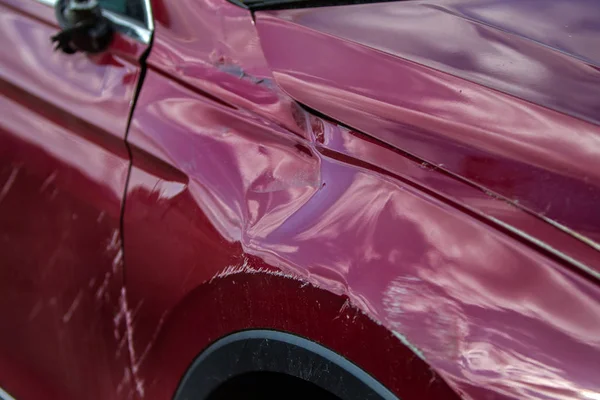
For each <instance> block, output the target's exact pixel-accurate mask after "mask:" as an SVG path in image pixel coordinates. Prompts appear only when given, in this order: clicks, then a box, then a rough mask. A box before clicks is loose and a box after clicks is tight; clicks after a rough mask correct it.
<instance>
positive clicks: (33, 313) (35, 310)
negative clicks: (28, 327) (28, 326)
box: [29, 300, 44, 321]
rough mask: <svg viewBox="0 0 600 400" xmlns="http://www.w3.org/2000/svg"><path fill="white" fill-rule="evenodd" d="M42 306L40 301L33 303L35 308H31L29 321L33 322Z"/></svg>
mask: <svg viewBox="0 0 600 400" xmlns="http://www.w3.org/2000/svg"><path fill="white" fill-rule="evenodd" d="M43 305H44V304H43V302H42V301H41V300H38V302H37V303H35V306H33V308H32V309H31V312H30V313H29V321H31V320H33V319H34V318H35V317H36V316H37V315H38V314H39V313H40V311H41V310H42V306H43Z"/></svg>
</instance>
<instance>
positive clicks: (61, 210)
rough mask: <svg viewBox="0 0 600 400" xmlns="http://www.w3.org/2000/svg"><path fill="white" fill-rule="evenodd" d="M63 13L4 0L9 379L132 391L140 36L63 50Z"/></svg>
mask: <svg viewBox="0 0 600 400" xmlns="http://www.w3.org/2000/svg"><path fill="white" fill-rule="evenodd" d="M56 32H57V28H56V25H55V23H54V13H53V11H52V9H51V8H50V7H48V6H46V5H43V4H40V3H38V2H35V1H23V2H21V1H18V2H17V1H12V0H8V1H3V2H2V4H1V5H0V46H1V47H2V49H4V51H2V53H1V54H0V65H1V67H0V94H1V95H0V110H1V115H2V117H1V118H0V160H1V164H0V182H1V183H0V320H1V328H0V386H1V387H2V388H3V389H4V390H5V391H6V392H8V393H10V395H12V396H14V397H15V398H16V399H53V398H55V399H84V398H86V399H110V398H118V397H119V392H122V394H123V395H126V394H128V393H129V391H130V388H131V383H130V382H128V381H127V380H126V379H124V376H125V375H124V374H125V373H128V371H129V369H128V366H129V364H130V361H129V356H128V352H127V349H126V347H124V345H125V344H126V343H125V341H124V340H123V336H122V334H123V332H124V329H123V327H124V324H125V319H124V314H122V313H121V314H122V317H123V318H121V319H119V318H116V316H117V315H119V312H120V310H121V309H122V307H121V306H122V304H121V301H120V298H121V291H122V287H123V280H122V266H123V264H122V255H123V253H122V249H121V235H120V218H121V203H122V199H123V196H124V193H125V184H126V180H127V172H128V168H129V155H128V153H127V150H126V146H125V143H124V138H125V132H126V127H127V122H128V117H129V112H130V106H131V101H132V99H133V95H134V92H135V88H136V85H137V82H138V78H139V71H140V69H139V67H138V66H137V58H138V56H139V54H140V53H141V49H142V46H141V44H139V43H137V42H135V41H132V40H130V39H129V38H127V37H124V36H120V35H117V36H116V38H115V41H114V43H113V45H112V48H111V50H110V51H109V52H106V53H103V54H99V55H95V56H87V55H84V54H76V55H73V56H68V55H64V54H61V53H57V52H54V51H53V49H52V44H51V43H50V40H49V38H50V36H51V35H53V34H55V33H56Z"/></svg>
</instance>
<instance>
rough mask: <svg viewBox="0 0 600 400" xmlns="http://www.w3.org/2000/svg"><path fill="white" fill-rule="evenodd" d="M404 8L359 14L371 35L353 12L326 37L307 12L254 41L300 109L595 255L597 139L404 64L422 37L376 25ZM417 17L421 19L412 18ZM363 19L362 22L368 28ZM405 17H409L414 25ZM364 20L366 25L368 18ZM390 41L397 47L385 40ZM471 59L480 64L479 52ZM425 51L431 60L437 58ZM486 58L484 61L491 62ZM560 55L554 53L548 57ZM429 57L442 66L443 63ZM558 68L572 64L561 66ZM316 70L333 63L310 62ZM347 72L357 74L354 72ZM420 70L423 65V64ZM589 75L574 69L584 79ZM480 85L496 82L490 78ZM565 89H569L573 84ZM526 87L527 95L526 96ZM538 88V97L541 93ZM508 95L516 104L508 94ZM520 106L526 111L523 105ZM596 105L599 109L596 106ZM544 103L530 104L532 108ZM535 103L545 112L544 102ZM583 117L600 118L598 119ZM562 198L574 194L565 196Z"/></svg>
mask: <svg viewBox="0 0 600 400" xmlns="http://www.w3.org/2000/svg"><path fill="white" fill-rule="evenodd" d="M406 4H409V3H386V4H369V5H363V6H358V7H357V8H356V11H355V12H358V11H359V10H363V11H364V10H367V11H368V10H370V9H371V7H372V8H373V16H372V18H371V19H369V18H367V19H366V20H364V24H365V28H364V32H363V30H362V29H363V28H362V25H361V24H359V23H358V22H356V21H357V20H358V19H357V18H351V15H353V14H352V12H353V11H352V10H354V7H350V8H349V10H350V11H349V13H350V16H349V15H348V14H344V15H342V16H340V17H339V20H340V21H339V22H337V23H336V22H332V23H331V24H330V26H331V27H330V28H329V27H328V28H323V27H322V25H324V24H325V23H324V22H322V20H321V19H319V18H320V17H317V16H315V15H316V12H315V15H313V14H312V13H311V11H310V10H299V11H281V12H272V13H258V14H257V29H258V31H259V33H260V35H261V43H262V44H263V50H264V52H265V55H266V57H267V59H268V61H269V65H270V66H271V67H272V68H273V69H274V76H275V78H276V80H277V82H278V83H279V84H280V85H281V86H282V87H283V88H284V89H285V90H286V91H287V92H288V93H289V94H291V95H292V96H293V97H294V98H296V99H297V100H299V101H301V102H303V103H305V104H307V105H309V106H310V107H312V108H315V109H317V110H319V111H320V112H323V113H325V114H327V115H329V116H331V117H333V118H335V119H337V120H340V121H342V122H344V123H346V124H348V125H350V126H352V127H354V128H357V129H359V130H361V131H363V132H365V133H367V134H369V135H371V136H374V137H376V138H379V139H381V140H384V141H385V142H387V143H390V144H392V145H394V146H395V147H397V148H399V149H401V150H404V151H407V152H409V153H411V154H414V155H416V156H417V157H419V158H421V159H425V160H427V161H429V162H431V163H432V164H434V165H436V166H439V167H441V168H444V169H446V170H447V171H450V172H452V173H454V174H456V175H459V176H461V177H463V178H466V179H467V180H469V181H470V182H473V183H475V184H477V185H479V186H480V187H483V188H486V189H487V190H489V191H490V194H492V195H498V196H501V197H503V198H505V199H507V200H508V201H510V202H512V203H513V204H515V205H518V206H520V207H524V208H526V209H528V210H530V211H532V212H535V213H536V214H538V215H539V216H540V217H542V218H548V219H550V220H553V221H556V222H558V223H559V224H562V225H564V226H565V227H566V228H567V229H570V230H571V231H574V232H576V234H579V237H582V238H583V240H584V241H586V242H588V243H589V244H590V245H591V246H596V247H597V244H596V243H594V241H597V239H598V235H599V234H598V227H599V226H600V221H599V220H598V217H599V215H600V214H598V213H597V212H596V211H597V207H596V205H597V203H598V201H599V199H600V176H599V175H598V173H597V172H598V171H600V166H599V165H598V160H599V158H598V154H600V133H599V132H600V130H599V129H598V127H597V126H596V125H594V124H591V123H589V122H585V121H582V120H580V119H577V118H573V117H570V116H567V115H565V114H562V113H558V112H554V111H551V110H549V109H548V108H545V107H542V106H538V105H534V104H532V103H529V102H526V101H523V100H520V99H518V98H515V97H513V96H512V95H506V94H503V93H501V92H498V91H496V90H491V89H488V88H486V87H484V86H481V85H478V84H475V83H472V82H469V81H467V80H464V79H461V78H458V77H455V76H452V75H449V74H447V73H444V72H439V71H436V70H433V69H430V68H428V67H425V66H422V65H419V64H415V63H413V62H409V61H406V60H405V59H404V58H409V59H410V55H405V53H403V51H404V50H403V49H408V48H419V49H426V47H424V46H420V43H421V39H420V38H421V36H422V35H419V34H418V33H417V34H414V35H413V34H412V33H410V34H409V33H408V32H409V31H408V30H409V29H410V27H412V26H414V23H407V24H399V25H398V26H400V27H402V28H400V27H399V28H397V29H406V30H407V31H399V32H395V31H394V30H390V29H391V28H390V29H388V28H389V25H390V24H383V25H381V26H379V25H378V26H377V28H375V22H374V21H378V20H377V18H376V17H377V16H378V15H380V13H383V12H384V11H386V14H387V15H395V14H394V13H392V11H394V10H398V12H401V11H403V10H405V9H404V8H403V7H408V11H410V10H413V8H414V7H417V6H418V5H419V4H417V5H415V6H411V4H413V3H410V4H409V5H408V6H406ZM394 7H395V8H394ZM411 7H413V8H411ZM380 8H381V9H380ZM390 8H393V10H390ZM421 8H422V10H423V13H424V15H425V16H424V18H425V17H427V18H429V16H430V14H431V13H432V12H433V11H431V8H428V7H421ZM421 8H419V7H417V8H416V9H415V10H416V11H415V12H419V11H420V10H421ZM345 9H346V8H344V10H345ZM335 10H336V9H335V8H332V9H330V10H325V13H326V14H327V13H329V15H330V16H331V17H332V18H331V19H329V20H328V21H334V20H335V19H334V18H333V15H331V14H335V13H336V11H335ZM367 11H365V12H366V16H367V17H369V15H370V14H369V13H368V12H367ZM408 11H407V14H410V13H409V12H408ZM413 11H414V10H413ZM362 15H363V14H362V13H361V16H362ZM436 15H437V14H435V13H434V14H433V16H432V17H431V18H434V19H435V16H436ZM440 15H441V16H440V18H454V17H450V16H449V14H448V13H443V12H441V13H440ZM400 17H402V14H400ZM388 18H389V17H388ZM427 18H425V19H427ZM360 20H361V21H363V19H362V17H361V19H360ZM427 20H429V19H427ZM466 23H467V22H457V24H466ZM304 24H306V26H304ZM394 26H396V25H394ZM424 26H429V24H425V25H424ZM442 26H443V24H442ZM461 26H462V25H461ZM386 27H387V28H386ZM351 28H352V29H354V30H355V31H356V32H354V33H352V34H350V33H348V34H347V36H348V38H350V39H353V38H355V36H354V35H362V34H363V33H364V35H365V37H367V38H368V40H367V42H366V44H367V45H368V46H373V47H375V48H377V47H376V46H375V45H374V44H373V43H372V42H377V43H381V45H380V46H392V44H391V43H399V44H398V45H396V47H398V51H397V53H393V52H392V50H390V49H388V48H385V49H384V50H385V51H387V52H389V53H390V54H384V53H381V52H379V51H375V50H373V49H371V48H369V47H366V46H364V45H362V44H358V43H353V42H350V41H348V40H347V38H346V32H347V31H350V30H351ZM315 29H319V30H322V31H324V32H327V33H333V34H336V35H339V36H340V37H339V38H338V37H334V36H331V35H329V34H325V33H321V32H319V31H317V30H315ZM482 29H483V28H482ZM434 31H435V30H434ZM384 32H385V34H388V35H389V37H388V36H386V37H384ZM473 34H474V33H473ZM394 35H395V36H394ZM401 35H402V36H401ZM361 37H362V36H361ZM399 37H410V38H411V40H396V39H397V38H399ZM461 37H462V36H461ZM466 37H467V39H465V40H468V38H471V37H473V35H467V36H466ZM386 38H387V39H386ZM390 38H396V39H390ZM412 38H414V39H412ZM424 38H429V40H428V43H442V41H441V40H434V39H433V38H431V34H430V35H429V36H428V35H424ZM365 40H366V39H365ZM413 40H414V43H413ZM480 41H481V42H482V43H486V44H487V45H489V46H492V47H493V45H492V44H491V43H494V40H493V39H491V38H484V37H481V39H480ZM467 47H468V46H467ZM382 48H383V47H382ZM470 48H473V51H475V52H477V49H478V48H479V47H478V46H471V47H470ZM494 48H495V47H494ZM283 49H287V50H288V51H282V50H283ZM307 49H310V50H307ZM307 51H310V54H308V53H307ZM423 51H424V52H425V53H424V54H423V57H426V56H429V53H428V52H426V51H425V50H423ZM406 52H408V50H406ZM432 53H433V51H432ZM332 54H335V57H332V56H331V55H332ZM477 54H479V53H477ZM481 54H482V57H484V56H485V54H486V53H485V52H482V53H481ZM528 54H529V53H528ZM553 54H554V53H552V52H550V55H548V57H550V56H551V55H553ZM443 55H446V53H443V52H442V53H440V55H439V57H438V58H439V59H440V61H439V62H445V61H446V58H444V57H442V56H443ZM432 57H434V58H435V57H436V56H435V54H433V55H432ZM560 57H563V58H567V59H568V60H571V61H569V62H576V61H573V60H574V59H571V58H568V57H565V56H564V55H561V56H560ZM315 59H317V60H327V62H314V60H315ZM347 60H353V62H352V63H350V64H348V62H347ZM415 60H416V61H418V62H421V59H415ZM539 62H544V60H540V61H539ZM544 65H546V64H544ZM548 65H549V66H550V65H551V63H550V62H549V63H548ZM434 67H436V68H437V66H434ZM581 68H583V70H582V71H584V70H588V69H589V71H588V72H587V73H586V72H581V73H582V74H585V76H586V79H585V81H586V82H587V81H588V80H589V79H595V78H594V77H595V76H596V75H597V71H595V69H593V68H592V69H590V68H588V67H586V66H581ZM581 68H576V69H577V70H578V71H579V70H580V69H581ZM586 68H587V69H586ZM440 69H442V68H441V67H440ZM365 71H369V73H365ZM448 72H451V73H454V72H453V71H450V70H449V71H448ZM481 73H486V76H494V75H493V73H491V72H489V73H488V71H487V70H482V72H481ZM556 74H557V75H560V76H561V77H562V78H561V79H562V81H559V82H563V81H565V80H567V79H569V78H570V77H572V78H573V80H574V81H576V82H579V81H581V79H580V78H578V77H577V76H573V75H572V74H569V73H566V72H564V71H562V70H561V71H558V72H556ZM457 75H459V76H461V74H459V73H457ZM528 76H529V75H528ZM531 76H533V78H532V79H537V77H538V76H539V74H535V73H532V74H531ZM469 77H470V75H469V76H467V78H469ZM507 79H508V78H507ZM473 80H474V81H477V80H476V79H473ZM503 82H507V80H506V79H505V80H503ZM519 82H521V80H519ZM565 85H567V87H568V83H565ZM490 86H492V87H493V86H494V85H490ZM524 86H525V87H527V84H525V85H524ZM534 86H535V85H534ZM534 86H532V90H533V89H535V87H537V86H535V87H534ZM551 86H552V87H556V86H559V87H560V85H559V84H552V85H550V83H549V82H548V83H546V84H545V85H544V86H543V87H551ZM501 89H502V88H501ZM571 89H573V90H572V92H571V93H578V94H579V93H581V91H579V90H576V89H575V88H570V87H569V90H571ZM507 91H508V92H510V90H509V89H507ZM535 93H538V94H540V96H544V97H548V96H549V97H552V98H556V94H549V93H548V94H545V93H544V92H543V91H542V90H541V89H536V91H535ZM588 97H589V96H588ZM523 98H526V99H527V96H523ZM590 98H593V101H594V102H595V99H596V98H597V96H592V97H590ZM537 100H538V99H537V98H532V101H537ZM539 102H540V103H541V104H542V105H544V106H546V105H547V104H546V103H547V101H541V100H540V101H539ZM583 103H584V104H585V102H583ZM590 104H591V105H590V107H592V108H595V107H596V105H595V103H593V104H592V103H590ZM586 115H596V114H595V113H591V112H590V113H586ZM566 132H568V134H566ZM557 193H568V196H559V195H557Z"/></svg>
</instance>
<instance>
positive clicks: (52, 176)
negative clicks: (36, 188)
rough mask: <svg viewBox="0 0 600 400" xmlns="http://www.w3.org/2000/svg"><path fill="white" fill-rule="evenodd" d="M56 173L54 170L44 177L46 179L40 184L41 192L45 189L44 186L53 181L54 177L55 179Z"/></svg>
mask: <svg viewBox="0 0 600 400" xmlns="http://www.w3.org/2000/svg"><path fill="white" fill-rule="evenodd" d="M56 175H57V172H56V171H54V172H53V173H51V174H50V175H49V176H48V177H47V178H46V180H44V183H42V186H41V187H40V193H42V192H43V191H44V190H46V188H47V187H48V186H50V184H51V183H52V182H54V179H56Z"/></svg>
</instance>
